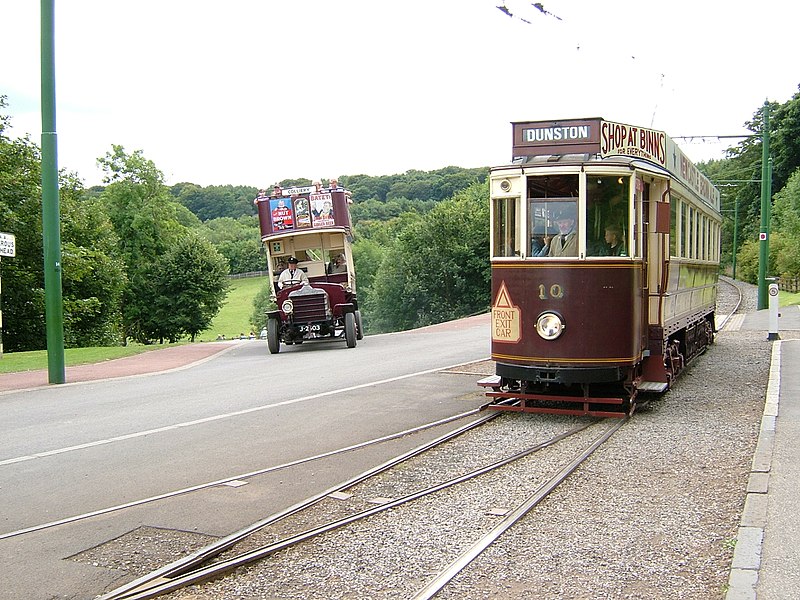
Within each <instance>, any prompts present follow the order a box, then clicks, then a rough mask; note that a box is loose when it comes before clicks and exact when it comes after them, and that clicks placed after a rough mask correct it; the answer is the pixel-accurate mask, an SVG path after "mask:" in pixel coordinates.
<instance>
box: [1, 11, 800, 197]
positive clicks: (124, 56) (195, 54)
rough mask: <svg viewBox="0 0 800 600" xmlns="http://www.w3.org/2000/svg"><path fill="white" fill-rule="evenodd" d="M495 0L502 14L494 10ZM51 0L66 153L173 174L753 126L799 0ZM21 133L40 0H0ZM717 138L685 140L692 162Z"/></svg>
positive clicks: (281, 173)
mask: <svg viewBox="0 0 800 600" xmlns="http://www.w3.org/2000/svg"><path fill="white" fill-rule="evenodd" d="M498 5H500V6H504V7H506V9H507V12H508V13H511V15H512V16H509V15H508V14H507V13H506V12H504V11H501V10H500V9H498V8H497V6H498ZM540 6H543V8H544V11H542V10H539V9H537V8H536V7H535V6H533V4H532V3H531V2H525V1H515V0H506V2H505V3H503V2H502V0H403V1H402V2H390V1H387V2H384V1H381V0H369V1H367V0H281V1H277V0H228V1H227V2H219V1H218V0H215V1H210V0H208V1H207V0H136V1H135V2H134V1H126V0H70V1H68V2H66V1H58V0H56V99H57V132H58V149H59V157H58V163H59V167H60V168H63V169H67V170H70V171H76V172H77V173H78V174H79V175H80V177H81V178H82V179H83V180H84V182H85V184H86V185H94V184H97V183H100V181H101V177H102V173H101V172H100V171H99V170H98V169H97V167H96V159H97V158H98V157H100V156H103V155H104V154H105V153H106V152H108V151H109V150H111V145H112V144H120V145H122V146H124V147H125V149H126V150H127V151H128V152H133V151H134V150H142V151H143V152H144V155H145V157H147V158H149V159H150V160H152V161H153V162H155V164H156V166H157V167H158V168H160V169H161V170H162V171H163V172H164V173H165V175H166V178H167V182H168V183H169V184H173V183H178V182H181V181H189V182H193V183H197V184H200V185H204V186H205V185H225V184H235V185H252V186H259V187H261V186H267V185H270V184H272V183H275V182H277V181H279V180H281V179H286V178H298V177H307V178H310V179H319V178H324V179H329V178H333V177H338V176H341V175H355V174H360V173H365V174H369V175H390V174H395V173H402V172H405V171H407V170H409V169H419V170H426V171H427V170H432V169H438V168H442V167H445V166H448V165H456V166H461V167H482V166H492V165H497V164H503V163H505V162H507V161H508V160H509V159H510V155H511V125H510V123H511V122H512V121H526V120H548V119H566V118H580V117H604V118H606V119H608V120H614V121H620V122H623V123H629V124H633V125H639V126H644V127H652V128H655V129H661V130H664V131H666V132H667V134H669V135H670V136H673V137H677V136H684V135H698V136H699V135H735V134H741V133H745V132H746V130H745V129H744V128H743V124H744V123H745V122H746V121H748V120H750V119H751V118H752V116H753V114H754V113H755V111H756V110H758V108H759V107H760V106H761V105H763V103H764V101H765V100H767V99H768V100H771V101H777V102H780V103H783V102H786V101H787V100H789V99H790V98H791V97H792V95H793V94H794V93H796V92H797V91H798V84H800V72H799V71H798V70H797V68H796V64H797V59H798V57H799V56H800V51H798V30H797V26H798V23H800V3H799V2H794V1H790V0H762V1H760V2H749V1H748V2H744V1H739V0H671V1H670V2H650V1H643V0H631V1H612V0H609V1H605V2H603V1H600V0H572V1H569V0H546V1H544V2H542V3H541V4H540ZM0 14H2V17H3V19H2V23H0V56H1V57H2V59H1V62H0V95H3V94H4V95H6V96H8V102H9V107H8V108H7V109H5V111H6V112H7V113H8V114H10V115H11V117H12V126H13V129H12V130H11V132H10V133H11V134H12V135H18V136H21V135H24V134H26V133H29V134H30V135H31V138H32V139H33V140H34V141H35V142H36V143H37V144H38V143H40V139H41V138H40V135H41V116H40V112H39V111H40V101H39V98H40V62H39V27H40V15H39V2H35V1H33V0H25V1H21V0H0ZM735 142H736V140H726V141H725V142H724V143H722V144H720V143H698V142H695V143H687V142H684V141H681V140H678V143H679V145H681V146H682V148H683V149H684V150H685V151H686V153H687V154H688V155H689V156H690V158H692V159H693V160H694V161H700V160H706V159H709V158H721V157H722V156H723V152H722V150H723V149H724V148H725V147H727V146H728V145H731V144H734V143H735Z"/></svg>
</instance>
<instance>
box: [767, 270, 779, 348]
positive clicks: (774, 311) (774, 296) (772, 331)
mask: <svg viewBox="0 0 800 600" xmlns="http://www.w3.org/2000/svg"><path fill="white" fill-rule="evenodd" d="M768 294H769V335H768V336H767V340H769V341H774V340H779V339H781V336H779V335H778V316H779V315H778V284H777V283H770V284H769V288H768Z"/></svg>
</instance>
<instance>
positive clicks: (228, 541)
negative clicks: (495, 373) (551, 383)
mask: <svg viewBox="0 0 800 600" xmlns="http://www.w3.org/2000/svg"><path fill="white" fill-rule="evenodd" d="M484 408H485V406H482V407H480V408H478V409H474V410H471V411H468V412H465V413H462V414H460V415H457V416H456V417H450V418H447V419H443V420H441V421H437V422H436V424H437V425H438V424H443V423H447V422H450V421H452V420H455V419H456V418H462V417H465V416H471V415H474V414H476V413H477V412H479V411H481V410H483V409H484ZM499 414H500V413H488V414H485V415H483V416H482V417H480V418H479V419H476V420H475V421H472V422H470V423H466V424H465V425H462V426H461V427H458V428H456V429H454V430H452V431H449V432H447V433H445V434H443V435H441V436H439V437H437V438H436V439H434V440H431V441H430V442H426V443H425V444H422V445H420V446H417V447H416V448H413V449H411V450H409V451H408V452H404V453H402V454H400V455H398V456H395V457H394V458H391V459H389V460H388V461H386V462H384V463H382V464H380V465H377V466H375V467H373V468H371V469H368V470H366V471H364V472H363V473H360V474H359V475H356V476H354V477H352V478H350V479H348V480H347V481H344V482H342V483H339V484H337V485H335V486H333V487H331V488H329V489H327V490H325V491H323V492H320V493H318V494H315V495H313V496H310V497H309V498H306V499H305V500H302V501H300V502H298V503H296V504H294V505H292V506H289V507H287V508H285V509H283V510H282V511H279V512H277V513H274V514H272V515H270V516H269V517H266V518H265V519H262V520H260V521H257V522H256V523H253V524H252V525H249V526H247V527H245V528H244V529H241V530H239V531H236V532H234V533H232V534H230V535H228V536H226V537H224V538H221V539H220V540H217V541H216V542H213V543H212V544H209V545H208V546H205V547H203V548H201V549H200V550H198V551H196V552H194V553H192V554H189V555H187V556H185V557H182V558H180V559H178V560H176V561H173V562H171V563H169V564H167V565H164V566H163V567H161V568H159V569H156V570H155V571H152V572H150V573H147V574H146V575H143V576H141V577H139V578H137V579H135V580H133V581H130V582H128V583H127V584H125V585H123V586H120V587H119V588H117V589H115V590H113V591H111V592H109V593H107V594H105V595H103V596H101V597H100V599H99V600H114V599H117V598H120V599H121V598H127V597H128V594H130V593H131V591H132V590H136V589H140V588H145V587H146V586H147V585H148V584H149V583H151V582H153V581H156V580H159V579H163V578H174V577H176V576H178V575H181V574H183V573H186V572H188V571H191V570H192V569H194V568H196V567H197V566H198V565H201V564H203V563H205V562H207V561H209V560H211V559H212V558H214V557H216V556H218V555H219V554H221V553H222V552H225V551H226V550H228V549H229V548H231V547H232V546H234V545H236V544H237V543H239V542H241V541H242V540H243V539H245V538H247V537H248V536H250V535H252V534H253V533H255V532H256V531H258V530H260V529H263V528H264V527H267V526H268V525H271V524H272V523H275V522H276V521H279V520H281V519H284V518H286V517H289V516H291V515H293V514H295V513H298V512H300V511H302V510H305V509H307V508H309V507H311V506H313V505H314V504H316V503H318V502H320V501H321V500H323V499H324V498H326V497H328V496H330V495H331V494H333V493H335V492H340V491H343V490H346V489H348V488H351V487H353V486H354V485H356V484H358V483H361V482H362V481H364V480H366V479H368V478H370V477H373V476H375V475H377V474H379V473H382V472H383V471H386V470H388V469H390V468H392V467H394V466H397V465H398V464H400V463H402V462H404V461H406V460H409V459H411V458H413V457H414V456H417V455H419V454H422V453H423V452H426V451H427V450H429V449H431V448H434V447H436V446H438V445H440V444H443V443H444V442H447V441H449V440H451V439H453V438H455V437H458V436H459V435H461V434H463V433H466V432H467V431H470V430H472V429H475V428H476V427H479V426H480V425H483V424H484V423H486V422H487V421H490V420H492V419H494V418H495V417H496V416H499ZM431 426H432V425H428V426H426V427H425V428H426V429H427V428H430V427H431ZM415 431H417V429H416V428H415V429H413V430H408V431H407V432H406V433H408V432H415ZM399 435H400V434H393V435H392V436H387V438H388V439H394V438H395V437H397V436H399ZM387 438H381V440H382V441H383V440H385V439H387Z"/></svg>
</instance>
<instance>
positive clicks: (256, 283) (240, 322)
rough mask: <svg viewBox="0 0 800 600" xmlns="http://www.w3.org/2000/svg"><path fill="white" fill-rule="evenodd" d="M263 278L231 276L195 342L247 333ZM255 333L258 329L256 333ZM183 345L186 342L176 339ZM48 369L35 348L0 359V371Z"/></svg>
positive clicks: (104, 356) (81, 352) (73, 360)
mask: <svg viewBox="0 0 800 600" xmlns="http://www.w3.org/2000/svg"><path fill="white" fill-rule="evenodd" d="M266 281H267V278H266V277H248V278H245V279H232V280H231V287H230V290H229V292H228V298H227V300H226V302H225V304H224V305H223V306H222V308H221V309H220V311H219V314H217V316H216V317H215V318H214V320H213V321H212V323H211V327H209V328H208V329H207V330H206V331H204V332H202V333H200V334H198V335H197V338H196V339H197V341H198V342H210V341H213V340H216V339H217V335H219V334H225V337H226V338H227V339H231V338H233V337H234V336H238V335H239V334H240V333H244V334H245V335H247V334H248V333H249V332H250V329H251V326H250V314H251V313H252V312H253V299H254V298H255V296H256V294H257V293H258V291H259V290H260V289H261V287H262V286H263V285H265V284H266ZM256 333H258V332H256ZM179 343H182V344H185V343H187V342H186V341H183V342H179ZM171 345H174V344H154V345H152V346H143V345H142V344H128V345H127V346H109V347H99V348H66V349H65V350H64V362H65V363H66V365H67V366H74V365H85V364H89V363H97V362H103V361H104V360H111V359H114V358H123V357H125V356H131V355H132V354H139V353H141V352H149V351H151V350H161V349H163V348H169V347H170V346H171ZM46 368H47V351H46V350H34V351H32V352H10V353H9V352H6V353H4V354H3V355H2V358H0V374H2V373H16V372H18V371H35V370H38V369H46Z"/></svg>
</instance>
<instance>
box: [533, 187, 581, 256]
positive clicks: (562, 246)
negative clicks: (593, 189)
mask: <svg viewBox="0 0 800 600" xmlns="http://www.w3.org/2000/svg"><path fill="white" fill-rule="evenodd" d="M528 198H529V201H530V203H529V205H528V232H529V234H530V240H529V248H530V252H529V256H532V257H539V256H578V230H579V229H578V221H577V216H578V175H542V176H536V177H529V178H528Z"/></svg>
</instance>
